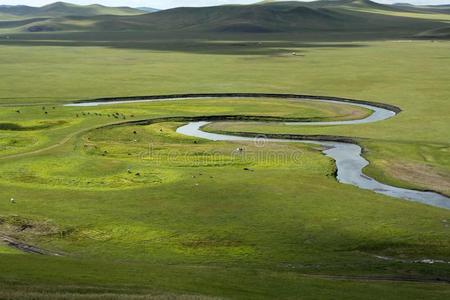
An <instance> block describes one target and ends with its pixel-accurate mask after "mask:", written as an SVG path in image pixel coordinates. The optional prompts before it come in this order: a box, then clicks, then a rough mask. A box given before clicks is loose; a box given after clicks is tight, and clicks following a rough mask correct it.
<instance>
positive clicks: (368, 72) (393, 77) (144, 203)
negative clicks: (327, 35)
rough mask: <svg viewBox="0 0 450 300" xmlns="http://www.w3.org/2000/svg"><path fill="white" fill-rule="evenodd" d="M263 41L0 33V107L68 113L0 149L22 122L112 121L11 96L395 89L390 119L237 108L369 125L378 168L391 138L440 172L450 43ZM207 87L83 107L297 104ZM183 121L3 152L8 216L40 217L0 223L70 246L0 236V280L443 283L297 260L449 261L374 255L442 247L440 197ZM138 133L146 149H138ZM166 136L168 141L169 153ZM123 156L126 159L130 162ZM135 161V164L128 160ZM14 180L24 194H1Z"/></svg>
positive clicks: (255, 288) (388, 292)
mask: <svg viewBox="0 0 450 300" xmlns="http://www.w3.org/2000/svg"><path fill="white" fill-rule="evenodd" d="M79 45H81V43H80V44H79ZM186 45H188V46H186ZM263 45H264V46H258V44H257V43H245V42H231V43H228V44H225V45H223V44H220V45H219V46H215V45H208V46H207V47H204V46H203V44H201V43H195V42H191V43H189V44H182V43H179V44H178V46H175V44H171V43H164V42H163V43H161V44H158V43H149V44H145V45H139V43H128V45H126V48H128V49H117V47H119V46H118V45H117V44H115V45H113V47H111V48H106V47H105V48H103V47H49V46H40V47H38V46H35V47H30V48H25V47H21V46H3V47H1V48H0V51H1V53H2V55H3V56H4V57H6V58H7V59H6V60H5V61H4V62H3V63H2V66H1V68H0V74H1V75H2V79H3V80H2V82H0V89H1V90H2V92H3V94H2V100H1V101H2V103H3V104H10V105H11V106H9V107H7V108H2V112H1V115H2V119H1V120H2V121H3V120H5V121H8V122H17V113H16V112H15V110H16V109H20V110H21V111H23V112H21V114H20V117H21V118H23V119H22V120H20V122H18V123H20V124H21V125H24V126H36V125H37V124H38V125H39V124H40V123H39V121H43V120H45V119H46V118H49V119H52V120H65V121H68V123H65V124H58V125H55V127H52V129H49V130H44V131H42V132H39V133H37V132H36V131H33V132H26V131H25V132H20V134H19V133H18V132H13V133H11V132H10V131H8V132H6V131H1V134H2V135H4V136H5V135H7V136H8V139H10V138H11V137H12V136H14V137H15V138H16V139H18V140H20V139H19V137H22V135H23V136H24V137H25V139H24V140H20V141H18V142H17V143H19V144H20V145H22V147H16V146H14V145H16V143H13V145H12V146H11V145H10V147H13V149H9V150H8V151H11V152H12V151H19V152H20V151H24V150H25V149H29V148H28V147H30V148H33V147H38V146H36V145H30V143H31V142H30V141H29V140H27V138H32V139H36V138H37V143H41V144H39V147H41V146H43V145H48V144H51V143H54V142H55V141H57V140H59V139H60V138H62V137H63V136H65V135H67V134H70V133H71V132H73V131H74V130H75V131H76V130H78V129H83V128H87V127H89V126H94V125H96V124H100V123H104V122H109V121H110V120H113V121H117V120H116V119H112V118H107V117H99V116H96V117H95V115H94V116H91V115H90V116H89V117H88V116H83V117H79V118H76V117H75V118H74V116H73V114H74V112H75V110H76V109H73V108H70V109H69V108H66V109H63V108H62V107H60V106H59V105H58V104H56V105H55V110H53V109H52V108H51V106H52V105H53V104H51V105H50V107H49V105H47V104H46V109H48V111H49V114H48V115H47V116H44V114H43V113H42V109H41V107H40V106H38V107H25V106H21V107H17V104H18V103H28V104H33V103H34V104H36V103H40V102H53V103H61V102H64V101H68V99H82V98H92V97H101V96H120V95H137V94H157V93H176V92H180V93H181V92H187V91H189V92H217V91H220V92H226V91H230V92H231V91H260V92H269V91H271V92H293V93H310V94H325V95H335V96H344V97H352V98H361V99H367V100H373V101H382V102H387V103H392V104H395V105H398V106H400V107H402V108H403V109H404V112H402V113H401V114H400V115H399V116H397V117H396V118H394V119H392V120H389V121H386V122H380V123H377V124H371V125H363V126H357V127H340V128H337V127H327V128H318V129H316V128H307V129H302V128H297V127H295V128H294V127H284V126H282V127H278V126H273V125H270V126H268V125H261V124H256V125H242V124H241V125H239V127H236V128H237V129H239V130H242V129H249V130H250V129H251V130H261V131H270V130H273V131H277V132H305V133H314V132H323V133H326V134H341V135H348V136H359V137H361V138H366V139H365V140H363V142H364V143H365V145H367V146H368V149H369V150H371V151H370V152H369V155H370V157H369V158H370V159H371V160H373V162H374V163H375V165H374V166H375V167H376V168H375V169H372V171H371V172H376V171H377V170H378V172H380V173H381V171H383V172H384V171H385V170H386V167H385V165H383V164H382V162H381V160H384V159H386V155H392V156H391V157H390V158H389V157H388V158H389V159H393V158H397V157H399V156H400V157H401V158H402V160H403V161H406V162H413V163H418V164H420V165H423V164H427V165H430V166H431V168H432V170H436V169H442V172H444V174H448V172H449V171H448V166H449V163H448V158H447V155H446V153H447V151H448V144H449V141H448V135H446V132H447V131H448V122H447V121H446V119H445V118H446V116H447V111H448V109H449V108H448V105H447V101H446V100H447V99H448V96H449V95H448V93H449V90H448V88H447V84H446V83H447V82H448V74H449V72H448V68H447V64H444V63H442V62H443V61H445V60H447V59H449V57H448V47H449V45H448V43H446V42H439V43H431V42H425V41H424V42H408V43H406V42H379V43H352V44H350V45H348V44H347V45H344V44H339V45H337V44H334V45H330V44H316V45H312V44H303V45H300V44H299V43H293V42H276V43H273V44H270V43H267V42H266V43H263ZM271 45H273V46H272V47H271ZM158 47H159V48H158ZM130 48H131V49H130ZM273 48H275V49H273ZM30 49H31V50H33V49H34V50H35V51H30ZM152 49H153V50H155V51H151V50H152ZM38 50H39V51H38ZM156 50H158V51H156ZM292 51H296V52H297V53H298V54H299V56H293V55H291V54H290V53H291V52H292ZM200 53H201V54H202V55H199V54H200ZM256 54H257V55H256ZM300 55H304V56H300ZM193 70H195V72H193ZM424 70H427V72H424ZM37 71H38V72H39V74H40V76H36V72H37ZM125 74H126V76H124V75H125ZM230 74H232V76H230ZM74 83H76V85H74ZM393 83H395V84H393ZM218 102H220V101H216V103H214V104H213V105H205V104H203V103H202V104H198V105H196V104H195V103H191V102H189V103H191V104H189V103H186V104H183V105H181V106H180V105H179V104H176V103H161V104H151V105H150V104H148V105H130V106H120V107H117V108H107V107H101V108H90V109H89V110H90V112H91V113H92V112H97V113H99V112H101V113H102V114H104V113H106V114H107V113H111V112H114V111H119V112H123V113H126V114H127V118H129V115H131V114H135V115H136V117H142V116H144V115H145V116H147V115H148V116H152V115H153V116H154V115H160V114H163V113H164V114H176V115H179V114H200V113H205V114H209V113H219V112H220V113H233V112H234V113H235V112H236V111H238V112H245V111H247V112H248V113H252V114H267V113H269V112H272V111H281V112H282V115H287V114H290V113H291V111H290V108H284V107H283V105H276V106H273V107H270V106H269V105H273V104H269V103H263V104H264V105H260V106H254V105H253V103H252V104H250V103H245V101H244V102H239V101H238V102H236V103H234V106H228V105H226V104H225V103H224V104H222V105H219V104H218ZM267 106H269V108H267ZM144 109H145V113H144ZM284 109H286V110H284ZM297 109H298V114H300V113H301V114H302V115H303V114H305V113H306V114H310V115H317V113H320V115H322V116H323V115H325V116H330V112H329V111H327V110H318V108H317V107H316V106H313V107H307V106H299V107H298V108H297ZM79 110H80V111H88V109H79ZM283 110H284V111H283ZM45 124H46V125H51V124H53V123H50V124H49V123H45ZM176 126H177V124H174V123H169V124H158V125H152V126H148V127H135V128H131V127H128V128H127V127H124V128H116V129H112V130H101V131H94V132H90V133H83V134H80V135H79V136H77V137H76V138H75V139H72V140H70V141H69V142H68V143H66V144H64V145H63V146H61V147H59V148H54V149H52V150H50V151H49V152H46V153H39V154H36V155H32V156H26V157H22V158H16V159H8V160H6V161H2V162H1V165H2V176H3V179H2V181H1V183H0V184H1V188H0V198H1V199H6V201H1V202H0V210H1V211H2V215H3V216H5V215H6V216H12V215H18V217H17V218H18V220H17V219H14V218H12V219H13V220H16V221H15V222H16V223H18V224H28V223H31V224H35V227H34V229H33V228H32V229H27V230H25V231H24V232H18V231H17V228H16V227H15V226H16V225H14V224H16V223H14V224H11V221H10V220H11V218H6V220H7V221H6V223H5V221H4V222H3V224H2V225H1V226H2V230H5V227H6V228H9V230H10V231H12V232H13V234H14V235H17V236H18V237H21V238H23V239H24V240H28V241H29V242H31V243H36V244H38V245H40V246H43V247H46V248H49V249H55V250H59V251H62V252H67V253H69V257H67V258H48V257H35V256H30V255H18V254H17V253H16V254H6V253H3V252H5V251H3V250H0V253H2V254H0V266H1V267H0V269H1V270H4V272H2V273H1V274H0V278H1V280H0V281H1V282H2V285H3V286H2V288H1V291H2V292H3V295H9V293H13V296H14V297H16V298H23V294H20V293H21V291H25V293H27V294H28V296H29V297H31V296H30V295H31V294H30V293H28V291H30V290H31V291H37V293H40V291H44V293H45V291H49V292H52V293H54V292H56V293H62V294H64V293H69V294H70V293H74V292H76V293H91V294H92V293H95V291H98V292H99V293H104V292H113V293H116V294H117V293H119V294H120V293H126V294H133V293H136V292H138V293H159V294H161V293H162V294H165V295H168V294H170V293H175V294H202V295H218V296H228V297H233V298H243V299H248V298H288V297H291V298H299V297H303V298H314V299H317V298H333V299H335V298H361V297H373V298H375V299H379V298H380V297H383V298H393V299H395V298H406V297H408V298H417V299H423V298H425V297H426V298H430V299H433V298H436V299H440V298H445V297H448V293H449V289H448V286H447V285H434V284H423V283H401V284H399V283H395V284H394V283H392V282H360V281H356V282H355V281H348V280H345V281H335V280H330V279H319V278H317V277H308V276H305V275H301V274H305V273H306V274H332V275H334V274H340V275H342V274H344V275H360V276H361V275H363V276H364V275H367V276H373V275H376V274H378V275H383V276H391V277H392V276H399V277H405V276H418V277H421V278H435V277H442V276H446V274H448V265H446V264H433V265H427V264H417V263H411V262H394V261H384V260H380V259H377V258H375V257H374V256H373V255H386V256H392V257H396V258H401V259H405V260H407V261H408V260H414V259H423V258H434V259H436V258H440V259H444V260H447V261H449V260H450V259H449V253H450V250H449V248H450V245H449V244H448V241H449V239H448V234H449V233H448V222H450V220H449V218H450V216H449V213H448V211H445V210H441V209H437V208H432V207H426V206H422V205H419V204H415V203H410V202H407V201H399V200H396V199H391V198H388V197H384V196H381V195H377V194H374V193H371V192H368V191H362V190H359V189H357V188H354V187H351V186H344V185H340V184H338V183H336V182H335V180H334V179H333V178H332V176H330V175H331V174H332V172H333V167H332V163H331V162H330V161H329V160H328V159H326V158H325V157H323V156H322V155H320V153H319V152H318V151H316V150H314V149H313V148H311V147H308V146H301V145H288V146H283V145H273V146H268V147H267V148H264V153H269V154H270V153H280V152H281V153H288V154H292V153H297V151H300V153H301V156H300V158H301V159H300V160H297V159H295V157H296V156H295V155H294V156H292V155H288V156H282V158H283V159H281V160H280V159H276V157H275V158H274V157H273V156H272V157H271V158H269V159H266V160H264V159H261V157H259V156H257V154H258V153H259V152H258V149H256V148H255V147H253V146H252V145H249V146H248V147H249V148H250V149H251V150H253V152H252V153H253V154H252V155H250V156H249V157H247V158H246V159H245V160H243V161H240V160H237V161H236V160H234V159H233V157H230V155H229V153H230V152H231V151H232V150H233V149H235V148H236V147H237V146H238V145H239V144H238V145H236V144H230V143H213V142H199V143H197V144H194V140H193V139H190V138H183V137H180V136H178V135H176V134H175V133H174V132H173V130H174V128H175V127H176ZM160 129H162V131H160ZM133 130H136V132H137V134H136V135H137V136H135V135H134V134H133ZM3 140H4V139H3ZM3 140H2V141H3ZM134 140H136V142H134ZM149 142H150V143H151V144H152V145H153V147H151V148H150V149H151V152H150V153H151V154H152V155H148V149H149V147H148V144H149ZM95 146H97V148H95ZM174 149H175V150H179V151H178V152H175V153H173V150H174ZM386 149H390V151H387V150H386ZM105 150H106V151H108V152H107V154H105V156H103V155H102V154H104V152H103V151H105ZM11 152H9V153H11ZM128 153H131V154H132V155H128ZM392 153H394V154H395V156H394V155H393V154H392ZM142 158H143V159H142ZM377 160H380V162H377ZM388 162H389V160H388ZM388 165H389V163H388ZM377 166H378V168H377ZM381 166H383V168H381ZM130 167H131V169H132V170H133V173H132V174H128V173H127V168H130ZM244 167H249V168H251V169H254V170H255V172H246V171H244V170H243V168H244ZM135 170H136V172H140V173H141V176H135V175H134V172H135ZM200 173H201V174H202V175H200ZM14 176H15V177H14ZM446 176H447V175H446ZM422 178H423V177H422ZM383 179H387V180H394V179H392V178H391V177H389V176H386V178H383ZM197 184H198V185H197ZM124 186H126V188H124ZM11 196H14V197H15V198H16V199H17V203H16V204H17V205H12V204H10V203H9V201H8V199H9V198H10V197H11ZM74 211H75V212H77V213H76V214H74ZM411 216H414V217H413V218H412V217H411ZM5 224H6V225H5ZM13 225H14V226H13ZM19 228H20V227H19ZM25 282H26V283H27V285H28V286H27V287H24V286H23V284H24V283H25ZM68 283H70V285H71V286H67V284H68ZM48 285H52V287H49V286H48ZM89 286H94V287H95V289H92V288H88V287H89ZM117 288H119V289H120V290H118V289H117ZM10 291H13V292H10ZM93 291H94V292H93ZM3 295H2V296H3ZM97 296H98V295H97ZM3 297H6V296H3ZM42 297H46V296H42Z"/></svg>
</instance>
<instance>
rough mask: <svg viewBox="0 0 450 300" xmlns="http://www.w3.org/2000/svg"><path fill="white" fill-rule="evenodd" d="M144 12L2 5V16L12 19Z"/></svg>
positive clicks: (56, 5)
mask: <svg viewBox="0 0 450 300" xmlns="http://www.w3.org/2000/svg"><path fill="white" fill-rule="evenodd" d="M142 13H144V12H143V11H142V10H139V9H136V8H131V7H108V6H103V5H99V4H92V5H76V4H71V3H66V2H55V3H52V4H48V5H44V6H41V7H32V6H27V5H0V14H3V15H9V16H11V17H30V18H36V17H66V16H82V17H89V16H98V15H138V14H142Z"/></svg>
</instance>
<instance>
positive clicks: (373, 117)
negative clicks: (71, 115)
mask: <svg viewBox="0 0 450 300" xmlns="http://www.w3.org/2000/svg"><path fill="white" fill-rule="evenodd" d="M196 96H197V97H196ZM217 97H227V98H231V97H234V98H245V97H252V98H254V97H276V98H283V99H301V100H302V101H320V102H329V103H338V104H347V105H348V104H351V105H355V106H359V107H363V108H367V109H370V110H371V111H372V114H370V115H369V116H368V117H366V118H363V119H359V120H348V121H332V122H288V123H285V124H288V125H292V126H312V125H337V126H338V125H357V124H364V123H372V122H378V121H383V120H386V119H389V118H392V117H394V116H395V115H396V113H397V112H398V111H399V109H397V108H395V107H393V108H391V107H390V106H389V105H386V104H380V103H370V102H367V101H360V100H351V99H343V98H336V97H321V96H307V95H285V94H279V95H278V96H277V94H210V95H208V94H198V95H195V94H194V95H193V94H189V95H185V97H183V95H173V97H171V95H167V96H160V97H158V96H148V97H147V98H149V99H136V98H128V99H124V100H120V99H117V98H116V99H98V100H93V101H82V102H79V103H72V104H68V105H69V106H95V105H107V104H121V103H130V102H148V101H173V100H187V99H203V98H217ZM308 97H309V98H308ZM209 123H210V122H207V121H197V122H190V123H188V124H187V125H184V126H181V127H179V128H178V129H177V132H178V133H180V134H184V135H187V136H192V137H198V138H203V139H208V140H212V141H253V140H254V138H251V137H243V136H238V135H229V134H218V133H209V132H205V131H203V130H202V127H203V126H205V125H207V124H209ZM266 140H267V141H270V142H283V143H285V142H289V143H292V142H296V143H308V144H317V145H321V146H323V147H324V150H323V151H322V152H323V153H324V154H325V155H326V156H328V157H330V158H332V159H333V160H334V161H335V162H336V167H337V180H338V181H339V182H340V183H343V184H350V185H354V186H357V187H358V188H361V189H366V190H371V191H373V192H376V193H379V194H384V195H387V196H391V197H395V198H400V199H405V200H410V201H416V202H420V203H423V204H427V205H432V206H436V207H440V208H446V209H450V198H448V197H446V196H444V195H441V194H438V193H434V192H424V191H416V190H411V189H404V188H399V187H395V186H391V185H387V184H384V183H381V182H379V181H377V180H375V179H373V178H370V177H368V176H367V175H365V174H364V173H363V169H364V168H365V167H366V166H367V165H368V164H369V162H368V161H367V160H366V159H364V157H362V156H361V153H362V149H361V147H360V146H359V145H357V144H352V143H343V142H336V141H327V140H326V138H325V139H324V140H321V141H317V140H303V139H302V140H295V139H276V138H266Z"/></svg>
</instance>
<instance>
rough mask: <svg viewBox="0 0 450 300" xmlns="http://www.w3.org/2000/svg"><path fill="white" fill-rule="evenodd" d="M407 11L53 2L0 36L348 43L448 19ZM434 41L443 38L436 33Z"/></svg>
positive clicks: (347, 3) (321, 5) (358, 5)
mask: <svg viewBox="0 0 450 300" xmlns="http://www.w3.org/2000/svg"><path fill="white" fill-rule="evenodd" d="M413 8H414V9H412V8H410V7H409V6H408V7H406V8H404V7H403V6H395V5H382V4H378V3H375V2H371V1H368V0H339V1H324V0H322V1H315V2H298V1H288V2H280V1H264V2H260V3H257V4H253V5H224V6H213V7H200V8H188V7H180V8H174V9H169V10H164V11H159V12H154V13H148V14H138V15H137V13H136V10H131V11H130V9H127V8H126V9H120V8H105V7H101V6H85V7H80V6H73V5H69V4H65V3H55V4H53V5H50V6H46V7H42V8H39V9H38V10H39V11H38V12H36V13H31V14H30V12H29V11H28V9H23V11H24V13H25V12H26V14H27V15H29V16H30V15H32V16H33V18H30V19H27V20H9V21H3V22H0V33H7V34H13V33H23V32H34V33H35V32H103V33H105V32H153V33H161V32H172V33H173V32H182V33H195V34H204V33H209V34H212V35H217V34H255V33H259V34H261V33H263V34H280V33H284V34H309V35H312V36H317V35H318V34H319V33H320V35H326V36H328V37H329V36H335V35H346V36H350V37H352V39H354V38H356V39H367V38H368V37H370V38H402V37H407V38H410V37H412V36H416V35H420V34H421V33H423V32H430V30H436V29H440V28H442V27H445V26H446V25H447V23H446V22H448V21H449V20H450V14H448V11H447V10H445V9H442V10H439V12H436V10H437V9H429V8H424V7H413ZM10 9H14V7H13V8H10ZM16 9H18V8H16ZM112 14H116V16H113V15H112ZM130 14H133V15H130ZM50 15H51V17H49V16H50ZM119 15H120V16H119ZM437 37H441V38H445V37H446V36H445V35H442V34H439V35H438V36H437Z"/></svg>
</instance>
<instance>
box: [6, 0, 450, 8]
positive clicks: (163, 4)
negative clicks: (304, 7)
mask: <svg viewBox="0 0 450 300" xmlns="http://www.w3.org/2000/svg"><path fill="white" fill-rule="evenodd" d="M301 1H304V2H311V0H301ZM373 1H374V2H378V3H383V4H393V3H411V4H416V5H439V4H450V1H448V0H409V1H403V0H373ZM54 2H58V1H56V0H0V5H29V6H43V5H47V4H51V3H54ZM62 2H69V3H74V4H82V5H87V4H102V5H107V6H130V7H154V8H159V9H167V8H173V7H179V6H214V5H223V4H251V3H255V2H258V0H125V1H124V0H97V1H95V0H94V1H93V0H69V1H62Z"/></svg>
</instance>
